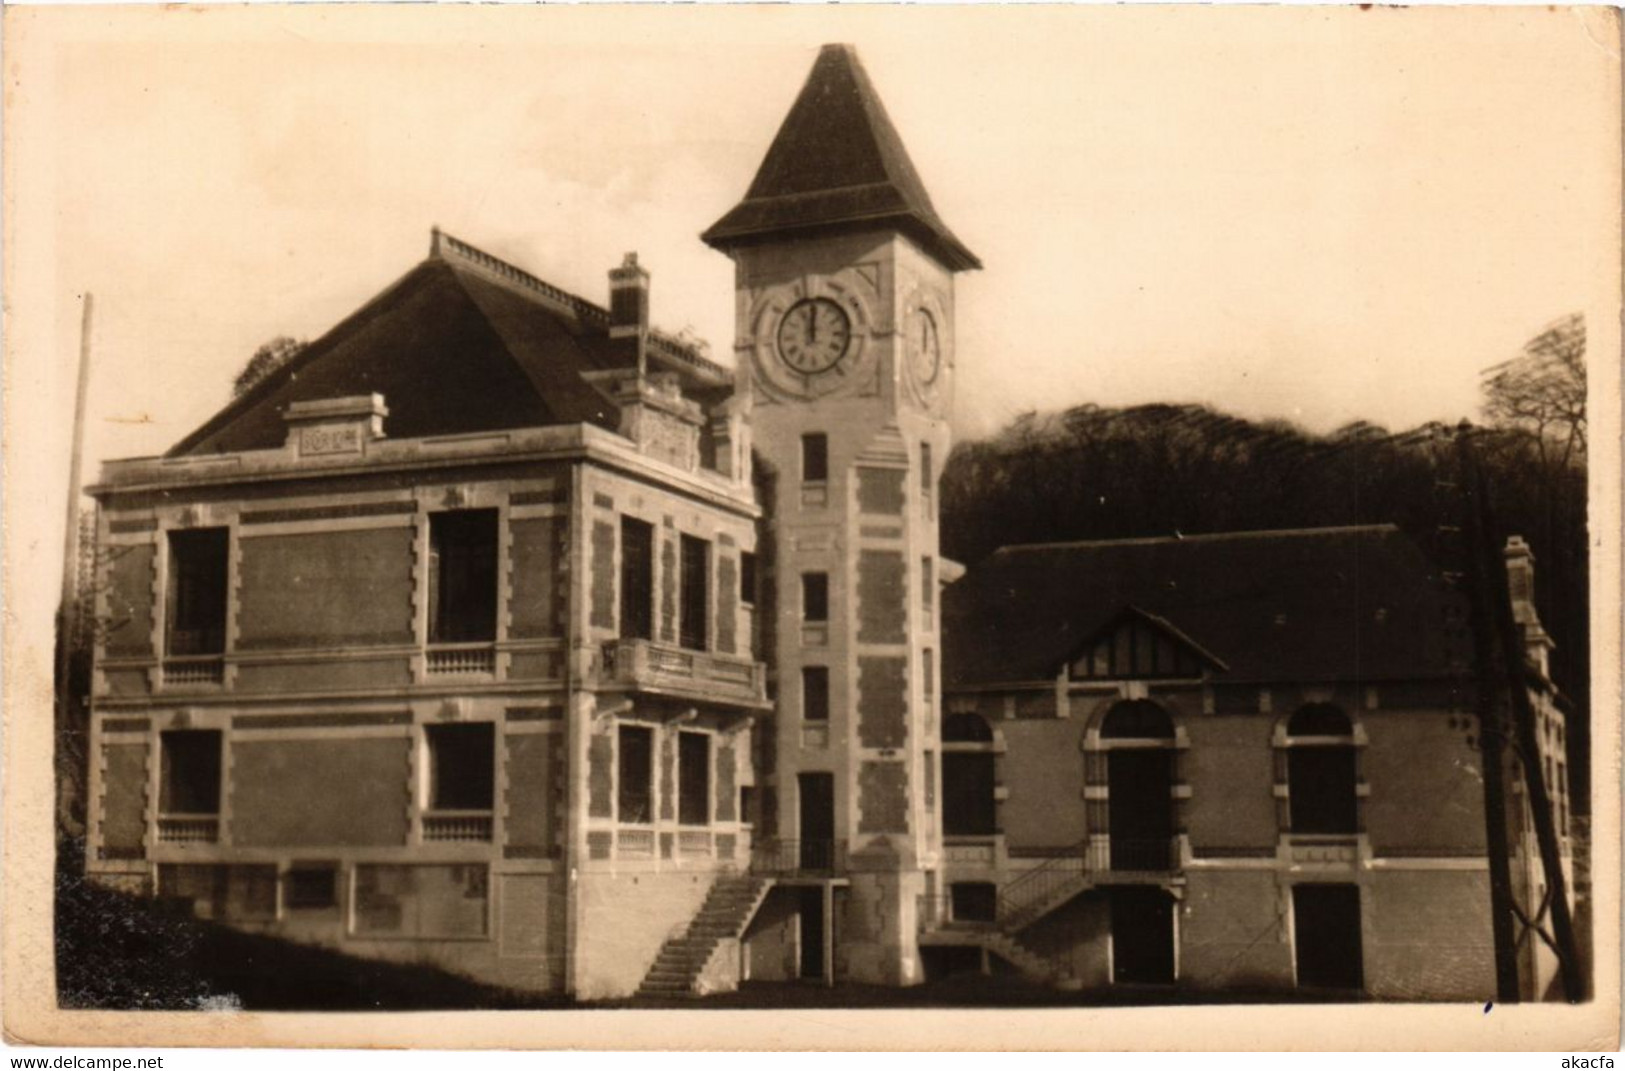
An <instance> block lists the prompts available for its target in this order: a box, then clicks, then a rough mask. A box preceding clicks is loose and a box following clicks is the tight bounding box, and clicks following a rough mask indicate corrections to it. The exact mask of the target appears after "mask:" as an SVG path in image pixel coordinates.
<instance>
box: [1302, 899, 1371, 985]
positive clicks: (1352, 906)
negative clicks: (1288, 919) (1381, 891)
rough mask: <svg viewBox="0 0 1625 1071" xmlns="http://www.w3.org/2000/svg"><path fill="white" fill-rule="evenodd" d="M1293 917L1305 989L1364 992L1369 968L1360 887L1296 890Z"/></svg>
mask: <svg viewBox="0 0 1625 1071" xmlns="http://www.w3.org/2000/svg"><path fill="white" fill-rule="evenodd" d="M1292 918H1293V922H1292V936H1293V940H1294V943H1295V944H1296V946H1297V957H1298V984H1299V985H1300V986H1303V987H1305V988H1309V989H1343V990H1348V989H1360V988H1363V986H1364V984H1365V966H1364V955H1363V951H1362V947H1361V946H1362V940H1361V935H1360V887H1359V886H1358V885H1297V886H1294V887H1293V889H1292Z"/></svg>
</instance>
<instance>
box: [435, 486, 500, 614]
mask: <svg viewBox="0 0 1625 1071" xmlns="http://www.w3.org/2000/svg"><path fill="white" fill-rule="evenodd" d="M496 626H497V511H496V510H494V509H470V510H453V511H451V512H447V513H434V514H431V515H430V516H429V642H430V643H437V644H438V643H490V642H491V641H493V640H495V639H496Z"/></svg>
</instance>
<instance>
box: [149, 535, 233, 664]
mask: <svg viewBox="0 0 1625 1071" xmlns="http://www.w3.org/2000/svg"><path fill="white" fill-rule="evenodd" d="M230 541H231V537H230V532H229V530H228V529H225V528H189V529H185V530H181V531H174V532H170V533H169V598H168V603H169V605H168V610H169V613H168V618H169V629H168V636H167V638H166V643H165V650H166V652H167V653H168V654H170V655H172V656H179V657H185V656H188V655H193V656H198V655H218V654H223V653H224V652H225V650H226V569H227V552H228V548H229V546H230Z"/></svg>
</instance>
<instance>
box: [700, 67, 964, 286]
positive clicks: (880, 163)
mask: <svg viewBox="0 0 1625 1071" xmlns="http://www.w3.org/2000/svg"><path fill="white" fill-rule="evenodd" d="M887 225H890V226H894V227H896V228H898V229H899V230H901V231H903V232H904V233H906V234H908V235H909V236H910V237H911V238H913V239H915V240H916V241H918V242H919V243H920V244H921V245H922V246H923V247H924V248H925V249H926V250H927V251H928V252H929V253H931V254H932V255H933V256H935V257H936V258H937V259H938V260H940V261H942V263H943V264H944V265H945V266H947V267H948V268H950V269H952V270H954V271H963V270H965V269H967V268H980V267H981V266H982V263H981V261H979V260H977V259H976V254H974V253H972V252H971V251H970V250H969V249H967V248H966V247H965V245H964V243H962V242H961V241H960V240H959V239H958V238H956V237H954V234H953V232H952V231H950V230H949V229H948V225H947V224H945V223H944V222H943V221H942V219H941V218H940V217H939V216H938V215H937V212H936V209H935V208H934V207H932V205H931V197H930V195H929V194H927V193H926V192H925V184H924V183H922V182H921V181H920V176H919V173H918V172H916V171H915V170H914V164H913V162H912V161H911V160H909V158H908V150H907V149H905V148H903V139H902V138H901V137H899V136H898V134H897V128H896V127H894V126H892V122H891V118H890V117H889V116H887V114H886V107H885V105H883V104H881V102H880V97H879V95H877V94H876V93H875V88H874V86H873V84H871V83H870V81H869V75H868V73H867V72H865V71H864V69H863V64H862V63H860V62H859V61H858V54H857V51H856V50H855V49H853V47H852V46H851V45H825V46H824V47H823V48H822V49H820V50H819V53H818V60H817V61H816V62H815V63H814V64H813V69H812V73H811V74H809V75H808V76H807V82H806V84H805V85H803V86H802V87H801V93H800V95H799V96H797V97H796V102H795V104H793V105H792V106H791V108H790V114H789V115H787V116H785V118H784V123H783V125H782V126H780V127H779V132H778V134H777V135H776V136H775V137H774V138H773V144H772V145H771V146H769V148H768V150H767V156H766V157H765V158H764V159H763V160H762V166H761V167H760V168H758V169H757V171H756V178H755V179H754V180H753V181H752V182H751V184H750V189H749V190H748V191H747V192H746V194H745V199H744V200H743V201H741V202H739V204H737V205H735V206H734V207H733V209H732V210H731V211H730V212H728V214H727V215H725V216H723V217H722V218H721V219H719V220H718V221H717V222H716V223H714V224H712V225H711V227H710V229H709V230H707V231H706V232H705V233H704V234H703V235H701V238H703V239H704V241H705V242H706V244H708V245H710V246H712V247H713V248H716V249H721V250H724V251H726V250H728V249H732V248H734V247H735V246H740V245H748V244H752V243H755V242H761V241H766V240H770V239H773V238H781V237H785V236H788V235H791V234H805V233H807V232H812V231H830V230H837V229H853V228H856V227H860V226H887Z"/></svg>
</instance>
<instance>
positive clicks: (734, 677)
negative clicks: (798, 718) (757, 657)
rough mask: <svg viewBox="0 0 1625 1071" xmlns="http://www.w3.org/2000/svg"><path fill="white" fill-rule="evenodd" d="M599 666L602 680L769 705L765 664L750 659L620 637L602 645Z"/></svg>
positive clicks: (701, 697)
mask: <svg viewBox="0 0 1625 1071" xmlns="http://www.w3.org/2000/svg"><path fill="white" fill-rule="evenodd" d="M599 665H600V672H599V683H600V684H604V685H620V686H623V687H626V688H629V689H631V690H632V691H635V692H648V693H651V694H654V695H662V696H668V697H672V698H677V699H688V700H694V701H698V702H705V703H722V704H728V705H732V706H740V707H755V708H760V709H765V708H766V707H767V685H766V681H767V673H766V667H765V666H763V665H762V663H760V662H753V661H751V660H750V659H748V658H737V657H734V656H731V655H721V654H714V653H712V652H709V651H690V650H687V649H685V648H682V647H675V646H672V645H671V644H665V643H656V642H654V641H652V640H628V639H621V640H611V641H610V642H608V643H606V644H604V645H603V648H602V650H601V652H600V662H599Z"/></svg>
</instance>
